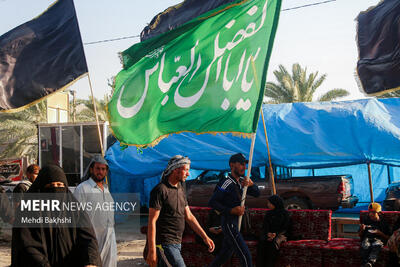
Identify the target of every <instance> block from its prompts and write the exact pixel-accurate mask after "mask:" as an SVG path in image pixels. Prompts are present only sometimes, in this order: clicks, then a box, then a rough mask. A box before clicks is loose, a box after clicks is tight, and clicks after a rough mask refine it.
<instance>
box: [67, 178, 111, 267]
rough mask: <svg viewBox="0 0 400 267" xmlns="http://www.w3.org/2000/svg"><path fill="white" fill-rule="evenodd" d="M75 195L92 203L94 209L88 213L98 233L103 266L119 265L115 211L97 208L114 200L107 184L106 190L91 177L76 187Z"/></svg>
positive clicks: (83, 200)
mask: <svg viewBox="0 0 400 267" xmlns="http://www.w3.org/2000/svg"><path fill="white" fill-rule="evenodd" d="M74 196H75V197H76V198H77V200H78V201H79V202H82V203H84V202H85V203H91V204H92V209H91V211H88V214H89V217H90V220H91V222H92V224H93V228H94V230H95V233H96V238H97V242H98V244H99V250H100V256H101V261H102V263H103V267H117V261H118V255H117V241H116V238H115V230H114V211H112V210H109V211H104V210H103V209H98V208H96V207H99V206H98V205H103V204H104V203H106V204H108V203H112V202H114V200H113V198H112V196H111V194H110V191H109V190H108V187H107V185H104V190H102V189H101V188H100V187H99V186H98V185H97V184H96V182H95V181H93V179H92V178H89V179H88V180H86V181H84V182H82V183H81V184H79V185H78V186H77V187H76V189H75V191H74Z"/></svg>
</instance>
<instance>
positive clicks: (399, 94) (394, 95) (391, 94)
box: [378, 90, 400, 98]
mask: <svg viewBox="0 0 400 267" xmlns="http://www.w3.org/2000/svg"><path fill="white" fill-rule="evenodd" d="M391 97H400V90H397V91H393V92H390V93H386V94H383V95H380V96H378V98H391Z"/></svg>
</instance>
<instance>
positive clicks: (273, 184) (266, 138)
mask: <svg viewBox="0 0 400 267" xmlns="http://www.w3.org/2000/svg"><path fill="white" fill-rule="evenodd" d="M261 118H262V121H263V126H264V133H265V142H266V144H267V151H268V164H269V168H268V170H269V177H270V180H271V185H272V193H273V195H276V187H275V179H274V172H273V170H272V162H271V153H270V151H269V143H268V135H267V127H266V126H265V119H264V112H263V109H262V107H261Z"/></svg>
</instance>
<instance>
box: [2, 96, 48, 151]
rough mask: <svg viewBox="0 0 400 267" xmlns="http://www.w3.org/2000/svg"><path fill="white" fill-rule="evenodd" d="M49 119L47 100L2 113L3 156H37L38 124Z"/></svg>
mask: <svg viewBox="0 0 400 267" xmlns="http://www.w3.org/2000/svg"><path fill="white" fill-rule="evenodd" d="M46 121H47V113H46V101H45V100H44V101H41V102H39V103H38V104H36V105H34V106H31V107H29V108H27V109H25V110H23V111H20V112H16V113H1V114H0V140H1V145H2V147H3V148H4V150H3V151H2V152H1V158H4V159H6V158H20V157H22V156H27V157H28V158H29V159H36V158H37V152H38V149H37V144H38V137H37V126H36V125H37V124H38V123H39V122H46Z"/></svg>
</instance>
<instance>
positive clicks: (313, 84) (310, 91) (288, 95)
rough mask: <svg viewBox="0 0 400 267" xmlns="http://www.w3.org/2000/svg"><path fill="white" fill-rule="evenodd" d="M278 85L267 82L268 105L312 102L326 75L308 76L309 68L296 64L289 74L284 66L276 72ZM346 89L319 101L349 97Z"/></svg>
mask: <svg viewBox="0 0 400 267" xmlns="http://www.w3.org/2000/svg"><path fill="white" fill-rule="evenodd" d="M274 75H275V78H276V80H277V81H278V82H277V83H274V82H267V83H266V85H265V92H264V96H266V97H267V98H268V101H267V103H271V104H277V103H293V102H312V101H313V97H314V93H315V92H316V90H317V89H318V87H320V86H321V84H322V83H323V82H324V81H325V79H326V74H323V75H320V76H318V72H315V73H311V74H309V75H307V68H304V69H303V68H302V67H301V66H300V64H298V63H295V64H293V66H292V73H289V72H288V71H287V69H286V68H285V67H284V66H283V65H279V69H278V70H275V71H274ZM348 95H349V92H348V91H347V90H345V89H332V90H330V91H328V92H327V93H325V94H323V95H322V96H320V97H319V98H318V100H317V101H332V100H335V99H337V98H340V97H345V96H348Z"/></svg>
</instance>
